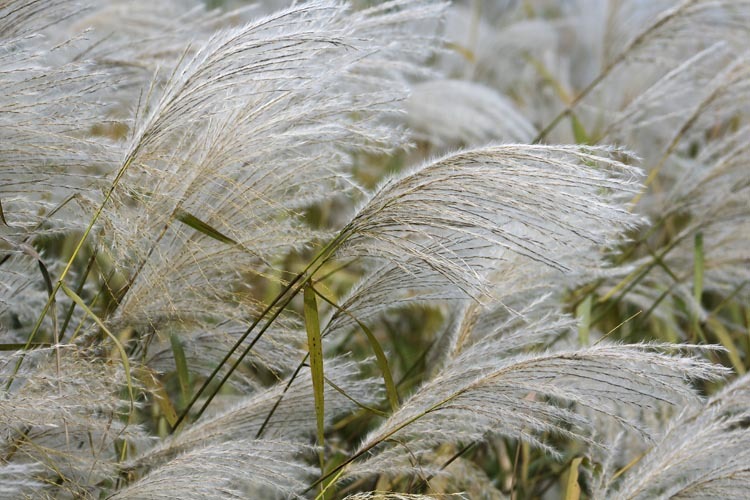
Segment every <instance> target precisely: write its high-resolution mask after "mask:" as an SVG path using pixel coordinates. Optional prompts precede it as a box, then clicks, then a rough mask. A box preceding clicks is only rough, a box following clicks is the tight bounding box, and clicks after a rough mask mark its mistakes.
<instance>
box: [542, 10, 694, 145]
mask: <svg viewBox="0 0 750 500" xmlns="http://www.w3.org/2000/svg"><path fill="white" fill-rule="evenodd" d="M694 1H695V0H685V1H684V2H682V3H681V4H680V5H678V6H677V7H674V8H673V9H671V10H668V11H667V12H666V13H664V14H663V15H661V16H660V17H659V18H657V19H656V21H654V22H653V23H652V24H651V25H650V26H649V27H648V28H646V29H645V30H643V31H642V32H641V33H640V34H639V35H638V36H636V37H635V38H634V39H633V40H632V41H631V42H630V43H629V44H628V45H627V46H626V47H625V48H624V49H623V50H622V52H620V53H619V54H618V55H617V57H616V58H614V59H613V60H612V61H611V62H610V63H609V64H608V65H607V66H606V67H605V68H604V69H603V70H602V71H601V72H600V73H599V74H598V75H597V76H596V78H594V79H593V80H592V81H591V83H589V84H588V85H586V87H585V88H584V89H583V90H581V92H579V93H578V95H576V96H575V98H573V100H572V101H571V102H570V103H569V104H568V105H567V106H566V107H565V109H563V110H562V111H560V113H558V114H557V116H555V117H554V118H553V119H552V121H550V122H549V123H548V124H547V126H546V127H544V128H543V129H542V130H541V131H540V132H539V134H537V136H536V137H535V138H534V140H533V141H532V144H537V143H540V142H542V141H543V140H544V139H545V138H546V137H547V135H548V134H549V133H550V132H551V131H552V129H554V128H555V127H556V126H557V124H558V123H560V121H562V119H563V118H565V117H566V116H568V115H569V114H570V113H572V112H573V110H574V109H575V107H576V106H577V105H578V104H579V103H580V102H581V101H582V100H583V99H585V98H586V96H588V95H589V94H590V93H591V92H592V91H593V90H594V89H595V88H596V87H597V86H598V85H599V84H600V83H601V82H602V81H604V79H605V78H607V77H608V76H609V74H610V73H612V71H614V70H615V68H617V67H618V66H619V65H620V64H622V63H623V62H624V61H625V60H626V59H627V58H628V56H629V55H630V52H631V51H633V50H634V49H636V48H637V47H638V46H639V45H641V44H642V43H644V42H645V41H646V40H648V37H649V36H650V35H652V34H653V33H654V32H655V31H657V30H658V29H659V28H661V27H662V26H664V25H665V24H667V23H668V22H669V21H671V20H672V19H674V18H675V17H676V16H677V15H679V14H680V13H681V12H682V11H683V9H684V8H686V7H687V6H688V5H690V4H692V3H693V2H694Z"/></svg>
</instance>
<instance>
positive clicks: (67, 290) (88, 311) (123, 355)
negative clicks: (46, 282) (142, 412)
mask: <svg viewBox="0 0 750 500" xmlns="http://www.w3.org/2000/svg"><path fill="white" fill-rule="evenodd" d="M59 284H60V287H61V288H62V289H63V292H65V294H66V295H67V296H68V297H70V298H71V300H73V302H75V303H76V304H78V306H79V307H80V308H81V309H83V310H84V312H85V313H86V314H88V315H89V316H91V319H93V320H94V321H95V322H96V324H97V325H99V328H101V329H102V331H103V332H104V333H105V334H106V335H107V336H108V337H109V338H110V339H112V342H114V344H115V347H116V348H117V351H118V352H119V353H120V359H121V361H122V367H123V369H124V370H125V380H126V382H127V384H128V395H129V396H130V410H131V411H132V410H133V409H134V407H135V396H134V395H133V378H132V377H131V376H130V362H129V361H128V355H127V353H126V352H125V348H124V347H123V346H122V343H120V341H119V340H118V339H117V336H115V335H114V334H113V333H112V332H110V331H109V329H108V328H107V327H106V326H105V325H104V322H103V321H102V320H101V319H99V316H97V315H96V314H94V312H93V311H92V310H91V309H89V306H87V305H86V303H85V302H84V301H83V299H82V298H81V297H80V296H79V295H78V294H77V293H75V292H74V291H73V290H71V289H70V288H68V287H67V286H65V283H63V282H59Z"/></svg>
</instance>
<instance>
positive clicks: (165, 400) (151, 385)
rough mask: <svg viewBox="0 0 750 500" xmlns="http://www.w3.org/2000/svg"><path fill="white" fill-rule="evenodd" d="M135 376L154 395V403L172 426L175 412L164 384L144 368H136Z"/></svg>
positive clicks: (175, 418)
mask: <svg viewBox="0 0 750 500" xmlns="http://www.w3.org/2000/svg"><path fill="white" fill-rule="evenodd" d="M136 376H137V377H138V380H140V381H141V382H143V385H144V386H146V388H148V389H149V390H150V391H151V393H152V394H153V395H154V399H156V403H157V404H158V405H159V409H161V413H162V415H164V418H166V419H167V423H169V425H170V426H174V424H175V422H176V421H177V412H176V411H175V409H174V406H173V405H172V401H170V400H169V394H168V393H167V389H166V388H165V387H164V384H162V383H161V381H160V380H159V379H158V378H156V375H155V374H154V373H152V372H151V371H150V370H148V369H145V368H141V369H138V370H136Z"/></svg>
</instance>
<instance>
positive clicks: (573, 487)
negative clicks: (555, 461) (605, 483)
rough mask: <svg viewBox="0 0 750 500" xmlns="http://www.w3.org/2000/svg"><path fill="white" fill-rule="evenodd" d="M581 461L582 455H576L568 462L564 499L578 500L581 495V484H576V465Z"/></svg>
mask: <svg viewBox="0 0 750 500" xmlns="http://www.w3.org/2000/svg"><path fill="white" fill-rule="evenodd" d="M581 462H583V457H576V458H574V459H573V461H572V462H570V469H568V480H567V481H566V482H565V496H564V497H563V498H565V500H578V499H579V498H580V497H581V485H579V484H578V466H579V465H581Z"/></svg>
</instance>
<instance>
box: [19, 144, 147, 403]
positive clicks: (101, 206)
mask: <svg viewBox="0 0 750 500" xmlns="http://www.w3.org/2000/svg"><path fill="white" fill-rule="evenodd" d="M136 152H137V149H136V150H135V151H134V152H133V153H131V154H130V155H129V156H128V158H127V160H125V163H124V164H123V165H122V167H121V168H120V170H119V171H118V172H117V175H116V176H115V179H114V180H113V181H112V184H111V185H110V187H109V189H108V190H107V194H106V195H105V196H104V199H103V200H102V202H101V204H99V208H98V209H97V210H96V213H95V214H94V216H93V217H92V219H91V221H90V222H89V225H88V227H87V228H86V230H85V231H84V232H83V235H82V236H81V238H80V240H78V244H77V245H76V247H75V250H73V254H72V255H71V256H70V259H68V262H67V264H66V265H65V269H63V272H62V273H61V274H60V277H59V278H58V279H57V283H55V286H54V288H53V289H52V293H50V294H49V298H48V299H47V302H46V303H45V304H44V307H43V308H42V313H41V314H40V315H39V318H38V319H37V321H36V323H35V324H34V329H33V330H31V333H30V334H29V338H28V340H27V341H26V346H25V347H24V352H23V353H21V355H20V356H19V358H18V361H16V366H15V367H14V368H13V373H11V375H10V377H8V382H7V383H6V384H5V390H6V391H8V390H10V386H11V385H12V384H13V380H14V379H15V377H16V375H17V374H18V370H20V369H21V365H22V364H23V361H24V359H25V358H26V350H27V349H28V348H29V346H30V345H31V343H32V342H33V341H34V337H36V334H37V333H39V329H40V328H41V326H42V322H43V321H44V318H45V316H47V313H48V312H49V310H50V307H51V305H52V303H53V302H54V300H55V296H56V295H57V292H58V291H59V290H60V288H61V287H62V286H63V280H65V277H66V276H67V275H68V273H69V272H70V268H71V267H73V262H74V261H75V259H76V257H77V256H78V254H79V253H80V252H81V249H82V248H83V245H84V243H85V242H86V239H87V238H88V236H89V234H90V233H91V230H92V229H93V228H94V225H95V224H96V222H97V221H98V220H99V217H100V216H101V214H102V211H104V206H105V205H106V204H107V202H108V201H109V200H110V199H111V198H112V195H113V194H114V192H115V189H117V186H118V185H119V184H120V180H121V179H122V177H123V175H125V171H126V170H127V169H128V168H129V167H130V165H131V164H132V163H133V158H134V157H135V153H136Z"/></svg>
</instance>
